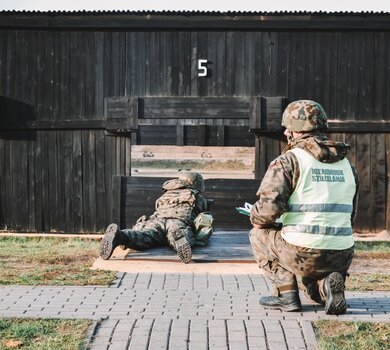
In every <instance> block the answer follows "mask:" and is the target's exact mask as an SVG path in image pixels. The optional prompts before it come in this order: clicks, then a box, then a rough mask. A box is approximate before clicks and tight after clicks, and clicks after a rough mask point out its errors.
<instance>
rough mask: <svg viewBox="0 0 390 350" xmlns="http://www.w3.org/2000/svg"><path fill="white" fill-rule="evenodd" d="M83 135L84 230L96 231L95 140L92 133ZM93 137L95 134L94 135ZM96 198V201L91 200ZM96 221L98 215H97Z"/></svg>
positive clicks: (83, 131)
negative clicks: (93, 218)
mask: <svg viewBox="0 0 390 350" xmlns="http://www.w3.org/2000/svg"><path fill="white" fill-rule="evenodd" d="M80 133H81V160H82V161H81V164H82V189H83V230H84V231H94V230H93V228H94V226H95V221H93V220H92V215H93V214H92V213H96V196H95V187H96V185H95V175H96V174H95V171H94V166H95V148H94V139H93V136H92V140H91V138H90V133H93V132H92V131H87V130H82V131H80ZM92 135H93V134H92ZM91 197H93V198H94V201H93V200H92V199H91ZM95 220H96V214H95Z"/></svg>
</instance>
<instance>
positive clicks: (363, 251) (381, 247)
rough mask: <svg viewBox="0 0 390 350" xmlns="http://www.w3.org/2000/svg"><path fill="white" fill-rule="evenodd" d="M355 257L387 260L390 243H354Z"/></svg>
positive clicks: (389, 252) (389, 256)
mask: <svg viewBox="0 0 390 350" xmlns="http://www.w3.org/2000/svg"><path fill="white" fill-rule="evenodd" d="M355 257H356V258H369V259H389V258H390V242H362V241H357V242H355Z"/></svg>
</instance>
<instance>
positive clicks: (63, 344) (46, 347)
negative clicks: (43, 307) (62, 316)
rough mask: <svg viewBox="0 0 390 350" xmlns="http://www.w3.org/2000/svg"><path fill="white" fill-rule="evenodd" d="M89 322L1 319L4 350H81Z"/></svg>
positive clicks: (0, 348) (0, 345)
mask: <svg viewBox="0 0 390 350" xmlns="http://www.w3.org/2000/svg"><path fill="white" fill-rule="evenodd" d="M90 324H91V321H89V320H58V319H18V318H6V319H5V318H0V350H8V349H22V350H53V349H56V350H77V349H83V348H84V347H85V344H84V343H85V337H86V333H87V331H88V327H89V325H90Z"/></svg>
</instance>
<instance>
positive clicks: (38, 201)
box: [34, 132, 44, 231]
mask: <svg viewBox="0 0 390 350" xmlns="http://www.w3.org/2000/svg"><path fill="white" fill-rule="evenodd" d="M36 136H37V141H36V148H35V185H34V188H35V225H36V229H37V231H42V230H44V222H43V203H42V187H43V183H42V165H43V162H42V132H37V135H36Z"/></svg>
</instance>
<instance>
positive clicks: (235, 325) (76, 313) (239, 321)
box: [0, 272, 390, 350]
mask: <svg viewBox="0 0 390 350" xmlns="http://www.w3.org/2000/svg"><path fill="white" fill-rule="evenodd" d="M269 293H270V290H269V285H268V284H267V281H266V280H265V278H264V277H263V276H262V275H261V274H258V275H257V274H256V275H254V274H236V275H225V274H206V273H201V274H197V273H154V272H153V273H119V274H118V278H117V280H116V281H115V283H114V284H113V285H111V286H110V287H95V286H86V287H74V286H73V287H72V286H61V287H58V286H2V287H0V316H1V317H52V318H86V319H92V320H94V324H93V329H91V332H90V333H91V334H92V336H91V337H90V339H89V344H88V348H89V349H92V350H100V349H105V350H115V349H118V350H122V349H123V350H124V349H134V350H138V349H150V350H154V349H166V350H173V349H180V350H182V349H188V350H201V349H205V350H222V349H228V350H235V349H239V350H242V349H267V350H279V349H316V341H315V337H314V332H313V329H312V326H311V321H314V320H318V319H319V318H322V319H338V320H344V321H357V320H359V321H378V322H390V292H364V293H363V292H361V293H360V292H359V293H357V292H356V293H353V292H347V294H346V296H347V303H348V311H347V313H346V314H345V315H341V316H327V315H325V313H324V311H323V308H322V307H321V306H317V305H314V304H313V303H311V302H310V301H308V300H307V299H306V298H305V297H304V296H303V295H301V300H302V303H303V311H302V312H293V313H288V312H282V311H279V310H266V309H264V308H263V307H262V306H260V305H259V303H258V299H259V296H260V295H266V294H269Z"/></svg>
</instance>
